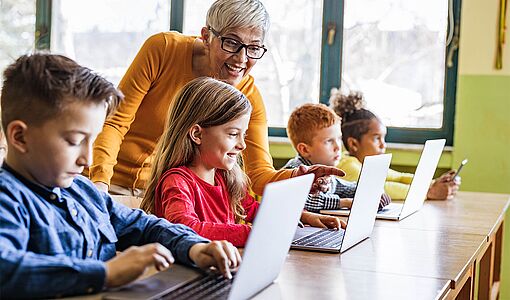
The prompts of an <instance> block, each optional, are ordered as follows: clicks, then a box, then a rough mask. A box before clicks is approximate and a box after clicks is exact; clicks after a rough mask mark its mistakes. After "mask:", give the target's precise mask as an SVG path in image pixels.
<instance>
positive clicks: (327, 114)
mask: <svg viewBox="0 0 510 300" xmlns="http://www.w3.org/2000/svg"><path fill="white" fill-rule="evenodd" d="M340 122H341V119H340V117H339V116H338V115H337V114H336V113H335V112H334V111H333V110H332V109H331V108H329V107H327V106H326V105H324V104H322V103H306V104H303V105H301V106H298V107H297V108H296V109H295V110H294V111H293V112H292V114H291V115H290V117H289V122H288V123H287V135H288V137H289V139H290V142H291V143H292V145H293V146H294V149H296V150H297V145H298V144H299V143H305V144H311V142H312V139H313V136H314V135H315V133H316V131H317V130H320V129H323V128H327V127H330V126H332V125H335V124H340Z"/></svg>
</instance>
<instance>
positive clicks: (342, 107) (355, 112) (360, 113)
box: [329, 89, 379, 151]
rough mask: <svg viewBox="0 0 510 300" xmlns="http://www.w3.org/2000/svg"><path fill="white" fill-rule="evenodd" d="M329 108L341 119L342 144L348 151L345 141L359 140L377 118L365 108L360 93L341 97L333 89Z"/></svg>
mask: <svg viewBox="0 0 510 300" xmlns="http://www.w3.org/2000/svg"><path fill="white" fill-rule="evenodd" d="M329 103H330V106H331V108H332V109H333V110H334V111H335V112H336V113H337V115H339V116H340V117H341V118H342V142H343V144H344V146H345V148H346V149H347V151H349V150H350V149H349V144H348V143H347V139H348V138H349V137H353V138H355V139H356V140H358V141H359V140H360V139H361V137H362V136H363V135H364V134H366V133H367V132H368V130H369V126H370V122H371V121H372V120H373V119H376V120H378V121H379V118H378V117H377V116H376V115H374V114H373V113H372V112H371V111H369V110H368V109H366V108H365V101H364V99H363V95H362V94H361V93H360V92H351V93H349V94H348V95H343V94H341V93H340V91H339V90H337V89H333V90H332V91H331V96H330V98H329Z"/></svg>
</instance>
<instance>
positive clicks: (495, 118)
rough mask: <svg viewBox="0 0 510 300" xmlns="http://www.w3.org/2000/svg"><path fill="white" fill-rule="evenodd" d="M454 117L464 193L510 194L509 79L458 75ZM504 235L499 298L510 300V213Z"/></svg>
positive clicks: (457, 157)
mask: <svg viewBox="0 0 510 300" xmlns="http://www.w3.org/2000/svg"><path fill="white" fill-rule="evenodd" d="M455 115H456V117H455V135H454V151H453V162H454V165H456V164H457V163H458V162H460V161H461V160H462V159H463V158H464V157H467V158H469V164H468V165H466V167H465V168H464V170H463V171H462V173H463V174H462V186H461V187H462V190H464V191H480V192H494V193H506V194H510V76H504V75H501V76H498V75H461V76H459V80H458V85H457V103H456V114H455ZM481 200H483V199H481ZM504 232H505V234H504V241H503V258H502V271H501V272H502V274H501V285H500V286H501V290H500V299H510V211H507V214H506V224H505V228H504Z"/></svg>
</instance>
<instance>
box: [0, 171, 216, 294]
mask: <svg viewBox="0 0 510 300" xmlns="http://www.w3.org/2000/svg"><path fill="white" fill-rule="evenodd" d="M207 241H208V240H206V239H203V238H201V237H199V236H198V235H197V234H196V233H195V232H194V231H193V230H191V229H190V228H188V227H186V226H183V225H175V224H171V223H169V222H167V221H166V220H163V219H158V218H156V217H154V216H149V215H147V214H145V213H144V212H143V211H141V210H138V209H130V208H128V207H126V206H124V205H122V204H119V203H117V202H115V201H113V200H112V199H111V197H110V196H108V195H107V194H105V193H102V192H100V191H98V190H97V189H96V188H95V186H94V185H93V184H92V183H91V182H90V181H89V180H88V179H86V178H85V177H81V176H79V177H77V178H76V179H75V180H74V182H73V184H72V185H71V186H70V187H69V188H65V189H61V188H53V189H49V188H46V187H43V186H40V185H37V184H34V183H32V182H30V181H28V180H27V179H25V178H23V177H22V176H21V175H19V174H17V173H16V172H14V171H13V170H12V169H11V168H9V167H8V166H7V165H5V164H4V165H3V166H2V168H0V245H1V246H0V298H5V299H11V298H34V297H40V298H48V297H56V296H64V295H72V294H85V293H94V292H99V291H101V290H102V289H103V286H104V283H105V263H104V261H107V260H109V259H111V258H112V257H114V256H115V254H116V251H122V250H124V249H127V248H128V247H130V246H133V245H137V246H138V245H144V244H148V243H152V242H159V243H161V244H162V245H164V246H166V247H167V248H168V249H170V251H171V252H172V254H173V256H174V257H175V258H176V260H177V261H179V262H181V263H184V264H188V265H192V261H191V260H190V258H189V256H188V252H189V249H190V247H191V246H192V245H194V244H195V243H198V242H207Z"/></svg>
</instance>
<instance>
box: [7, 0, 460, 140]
mask: <svg viewBox="0 0 510 300" xmlns="http://www.w3.org/2000/svg"><path fill="white" fill-rule="evenodd" d="M91 1H92V2H91ZM91 1H86V2H83V1H77V0H66V1H62V0H54V1H51V2H50V1H48V0H40V1H37V2H38V9H39V6H42V7H44V5H40V3H43V4H44V3H46V4H47V5H49V4H48V3H52V14H51V15H52V18H53V20H52V22H51V23H52V24H51V37H52V39H51V49H52V51H53V52H59V53H64V54H66V55H68V56H70V57H72V58H74V59H76V60H77V61H78V62H79V63H82V64H85V65H87V66H90V67H91V68H93V69H96V70H98V71H100V72H101V73H103V74H104V75H106V77H107V78H109V79H110V80H112V81H113V82H118V81H119V80H120V78H121V76H122V75H123V74H124V72H125V70H126V68H127V66H128V65H129V63H130V62H131V60H132V59H133V57H134V55H135V54H136V52H137V51H138V49H139V48H140V46H141V44H142V43H143V41H144V40H145V39H146V38H147V37H148V36H149V35H151V34H153V33H155V32H160V31H165V30H167V29H168V27H169V26H170V28H171V29H174V30H179V31H182V32H184V33H185V34H191V35H199V34H200V29H201V28H202V27H203V26H204V25H205V24H204V23H205V15H206V11H207V9H208V8H209V6H210V4H211V3H212V2H213V0H150V1H142V2H141V1H136V0H124V1H122V0H108V1H104V0H103V1H101V0H91ZM261 1H262V2H263V3H264V4H265V5H266V8H267V10H268V12H269V14H270V17H271V28H270V31H269V33H268V35H267V36H266V41H265V44H266V46H267V48H268V49H269V51H268V53H266V55H265V56H264V57H263V58H262V59H261V60H260V61H259V62H258V63H257V66H256V67H255V68H254V69H253V70H252V75H253V76H254V77H255V78H256V82H257V85H258V87H259V90H260V92H261V93H262V95H263V98H264V101H265V104H266V108H267V113H268V121H269V126H270V129H269V133H270V135H274V136H285V126H286V123H287V118H288V116H289V114H290V112H291V111H292V110H293V109H294V108H295V107H296V106H297V105H300V104H302V103H305V102H319V101H320V102H323V103H327V102H328V98H329V92H330V89H331V88H332V87H338V86H339V85H341V86H342V89H350V90H361V91H362V92H363V93H364V94H365V97H366V99H367V104H368V107H369V108H370V109H372V110H373V111H374V112H375V113H376V114H378V115H379V116H380V117H381V118H382V119H383V121H384V122H385V124H386V125H388V136H387V141H389V142H407V143H423V142H424V141H425V140H426V139H430V138H446V139H447V144H449V145H451V144H452V140H453V116H454V108H455V88H456V86H455V84H456V78H457V52H456V51H455V50H456V49H457V47H458V35H459V24H460V1H461V0H449V1H441V0H431V1H425V2H424V1H417V0H357V1H344V0H323V1H320V0H315V1H310V0H294V1H290V0H281V1H270V0H261ZM2 3H3V2H2ZM92 10H93V12H92ZM38 16H41V14H40V13H39V12H38ZM41 18H43V19H44V18H45V17H44V14H42V17H41ZM46 18H49V17H46ZM42 23H43V24H44V22H42ZM454 24H456V25H454ZM446 41H448V42H449V43H448V44H447V43H445V42H446ZM47 47H48V46H47ZM447 65H448V67H446V66H447Z"/></svg>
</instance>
